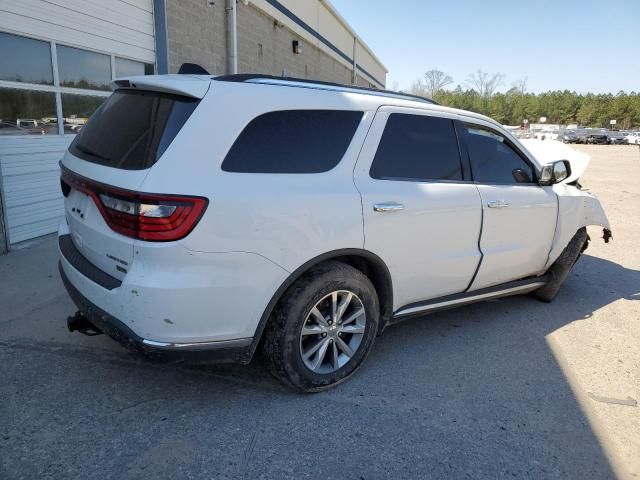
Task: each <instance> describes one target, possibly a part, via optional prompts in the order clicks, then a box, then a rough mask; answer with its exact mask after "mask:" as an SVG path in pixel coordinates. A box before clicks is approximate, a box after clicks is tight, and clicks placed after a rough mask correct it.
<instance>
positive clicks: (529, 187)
mask: <svg viewBox="0 0 640 480" xmlns="http://www.w3.org/2000/svg"><path fill="white" fill-rule="evenodd" d="M463 131H464V133H463V137H464V142H465V144H466V147H467V151H468V154H469V158H470V161H471V170H472V173H473V178H474V180H475V182H476V184H477V186H478V191H479V192H480V197H481V198H482V213H483V221H482V236H481V238H480V250H481V251H482V255H483V256H482V261H481V263H480V268H479V269H478V272H477V274H476V277H475V279H474V281H473V284H472V285H471V288H470V290H477V289H480V288H484V287H488V286H492V285H496V284H500V283H505V282H509V281H511V280H518V279H521V278H525V277H527V276H531V275H536V274H539V273H542V270H543V269H544V265H545V263H546V262H547V258H548V256H549V251H550V250H551V245H552V242H553V236H554V233H555V228H556V219H557V212H558V201H557V197H556V195H555V193H553V190H552V189H551V187H541V186H539V185H538V184H537V183H536V182H535V180H536V172H535V169H534V168H533V166H532V164H531V163H530V162H529V160H528V159H527V158H526V155H524V153H523V152H521V151H519V149H518V147H517V146H516V145H515V144H514V143H511V142H510V141H509V140H508V139H507V138H505V137H504V136H503V135H502V134H501V133H499V132H498V131H496V130H493V129H491V128H490V127H488V126H482V125H476V124H469V123H467V124H465V125H464V127H463Z"/></svg>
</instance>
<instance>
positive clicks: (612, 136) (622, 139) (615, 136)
mask: <svg viewBox="0 0 640 480" xmlns="http://www.w3.org/2000/svg"><path fill="white" fill-rule="evenodd" d="M607 138H608V141H609V145H627V144H628V143H629V140H627V137H626V135H625V134H624V133H622V132H612V131H610V132H609V133H607Z"/></svg>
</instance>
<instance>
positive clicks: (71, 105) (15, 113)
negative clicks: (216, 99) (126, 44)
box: [0, 32, 154, 136]
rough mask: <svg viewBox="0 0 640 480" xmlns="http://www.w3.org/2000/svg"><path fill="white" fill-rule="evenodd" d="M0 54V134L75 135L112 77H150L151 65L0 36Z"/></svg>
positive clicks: (76, 49) (151, 72)
mask: <svg viewBox="0 0 640 480" xmlns="http://www.w3.org/2000/svg"><path fill="white" fill-rule="evenodd" d="M0 52H2V61H1V62H0V83H1V86H0V136H2V135H35V134H59V133H69V134H75V133H78V132H79V131H80V129H82V126H83V125H84V124H86V123H87V121H88V119H89V117H90V116H91V114H92V113H93V112H94V111H95V110H96V109H97V108H98V107H99V106H100V105H101V104H102V102H103V101H104V100H105V99H106V98H107V97H108V96H109V95H110V94H111V91H110V90H111V88H110V83H111V81H112V80H113V79H114V78H116V76H118V77H123V76H133V75H152V74H153V73H154V65H152V64H148V63H144V62H137V61H135V60H129V59H125V58H120V57H116V56H115V55H110V54H106V53H100V52H92V51H89V50H84V49H80V48H75V47H70V46H67V45H60V44H57V43H55V42H49V41H42V40H35V39H32V38H27V37H22V36H18V35H12V34H9V33H5V32H0ZM52 53H55V58H53V57H52ZM112 65H113V66H114V67H115V68H113V69H112ZM113 70H115V71H113Z"/></svg>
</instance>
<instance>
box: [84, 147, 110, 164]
mask: <svg viewBox="0 0 640 480" xmlns="http://www.w3.org/2000/svg"><path fill="white" fill-rule="evenodd" d="M75 147H76V148H77V149H78V150H80V151H81V152H82V153H86V154H87V155H91V156H92V157H95V158H99V159H100V160H103V161H105V162H110V161H111V159H110V158H109V157H105V156H104V155H100V154H99V153H98V152H96V151H94V150H91V149H90V148H89V147H85V146H84V145H82V144H80V143H76V145H75Z"/></svg>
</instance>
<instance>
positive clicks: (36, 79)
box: [0, 32, 53, 85]
mask: <svg viewBox="0 0 640 480" xmlns="http://www.w3.org/2000/svg"><path fill="white" fill-rule="evenodd" d="M0 52H2V61H0V80H5V81H8V82H21V83H37V84H40V85H53V71H52V69H51V47H50V45H49V43H47V42H42V41H40V40H34V39H32V38H25V37H19V36H17V35H11V34H9V33H3V32H0Z"/></svg>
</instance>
